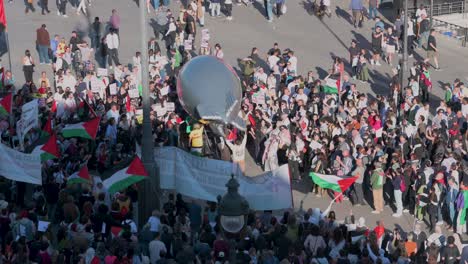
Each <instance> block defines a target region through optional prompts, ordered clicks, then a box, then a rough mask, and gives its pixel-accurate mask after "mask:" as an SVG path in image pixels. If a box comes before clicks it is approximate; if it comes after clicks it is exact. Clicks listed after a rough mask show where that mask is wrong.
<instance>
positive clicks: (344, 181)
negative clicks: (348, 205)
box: [309, 172, 357, 193]
mask: <svg viewBox="0 0 468 264" xmlns="http://www.w3.org/2000/svg"><path fill="white" fill-rule="evenodd" d="M309 175H310V177H311V178H312V181H313V182H314V183H315V184H317V185H318V186H320V187H322V188H324V189H332V190H333V191H335V192H338V193H343V192H344V191H346V190H347V189H348V188H349V187H350V186H351V185H352V184H353V183H354V182H355V181H356V179H357V177H338V176H335V175H325V174H319V173H315V172H311V173H310V174H309Z"/></svg>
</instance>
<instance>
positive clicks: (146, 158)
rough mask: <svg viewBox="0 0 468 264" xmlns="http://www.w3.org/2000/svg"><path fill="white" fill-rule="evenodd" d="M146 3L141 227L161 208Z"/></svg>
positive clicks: (143, 17) (143, 4)
mask: <svg viewBox="0 0 468 264" xmlns="http://www.w3.org/2000/svg"><path fill="white" fill-rule="evenodd" d="M146 12H147V11H146V1H145V0H140V26H141V38H140V41H141V69H140V70H141V85H142V104H143V136H142V139H141V158H142V161H143V164H144V165H145V168H146V170H147V171H148V175H149V177H148V180H146V181H142V183H141V184H140V190H141V191H139V192H138V204H139V206H138V218H139V219H138V220H139V221H138V222H139V224H140V226H142V225H143V224H144V223H145V220H146V219H147V218H148V217H149V216H150V215H151V212H152V210H153V209H159V207H160V191H159V175H158V174H157V173H156V172H155V165H154V141H153V131H152V130H153V129H152V123H151V119H150V113H151V101H150V93H149V74H148V73H149V70H148V65H149V62H148V36H147V35H148V21H147V19H146Z"/></svg>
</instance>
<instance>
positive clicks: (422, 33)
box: [418, 14, 430, 48]
mask: <svg viewBox="0 0 468 264" xmlns="http://www.w3.org/2000/svg"><path fill="white" fill-rule="evenodd" d="M421 18H422V20H421V22H419V28H418V48H422V44H423V41H427V38H428V37H429V29H430V22H429V19H427V18H426V16H425V15H424V14H423V15H422V16H421Z"/></svg>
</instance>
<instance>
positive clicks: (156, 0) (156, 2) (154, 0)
mask: <svg viewBox="0 0 468 264" xmlns="http://www.w3.org/2000/svg"><path fill="white" fill-rule="evenodd" d="M159 1H160V0H153V7H154V11H158V9H159Z"/></svg>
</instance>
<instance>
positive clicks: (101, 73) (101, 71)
mask: <svg viewBox="0 0 468 264" xmlns="http://www.w3.org/2000/svg"><path fill="white" fill-rule="evenodd" d="M107 74H108V72H107V69H106V68H98V69H97V73H96V75H97V76H98V77H101V76H107Z"/></svg>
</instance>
